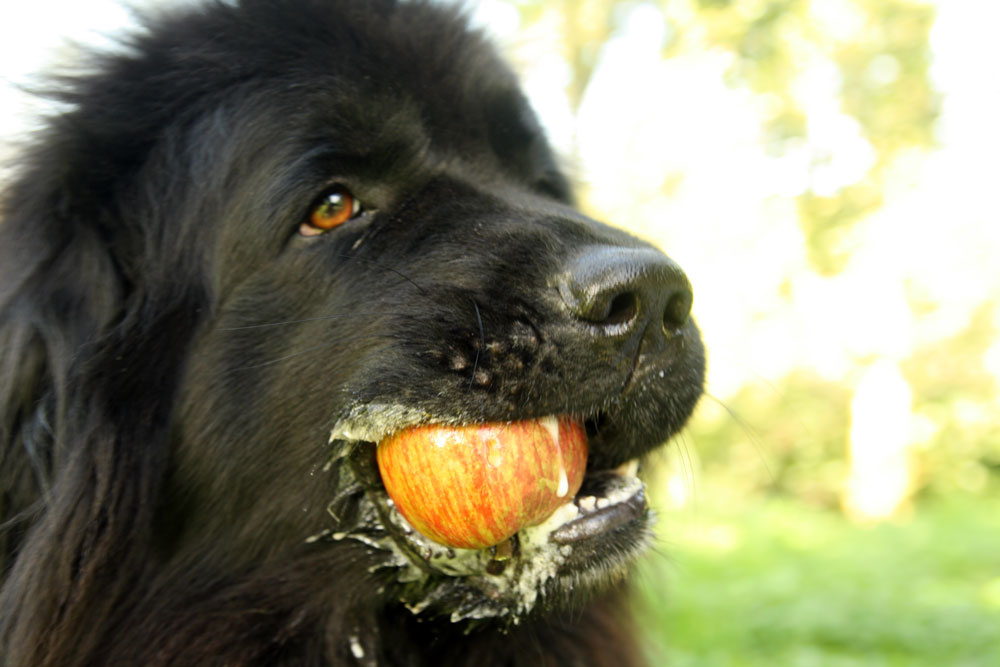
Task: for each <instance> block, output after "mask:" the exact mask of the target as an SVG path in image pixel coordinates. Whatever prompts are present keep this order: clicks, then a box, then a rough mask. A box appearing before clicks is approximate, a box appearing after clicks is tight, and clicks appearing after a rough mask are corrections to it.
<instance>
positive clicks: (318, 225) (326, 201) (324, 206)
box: [299, 185, 361, 236]
mask: <svg viewBox="0 0 1000 667" xmlns="http://www.w3.org/2000/svg"><path fill="white" fill-rule="evenodd" d="M360 212H361V203H360V202H359V201H358V200H357V199H356V198H355V197H354V195H352V194H351V191H350V190H348V189H347V188H345V187H344V186H342V185H335V186H333V187H332V188H330V189H329V190H327V191H326V193H325V194H324V195H323V196H322V197H321V198H320V200H319V201H318V202H317V203H316V204H315V205H314V206H313V207H312V210H311V211H309V218H308V219H307V220H306V221H305V222H303V223H302V225H301V226H300V227H299V233H300V234H302V235H303V236H316V235H318V234H322V233H323V232H328V231H330V230H331V229H333V228H334V227H337V226H338V225H342V224H344V223H345V222H347V221H348V220H350V219H351V218H353V217H354V216H356V215H357V214H358V213H360Z"/></svg>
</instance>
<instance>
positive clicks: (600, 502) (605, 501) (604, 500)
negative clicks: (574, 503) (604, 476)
mask: <svg viewBox="0 0 1000 667" xmlns="http://www.w3.org/2000/svg"><path fill="white" fill-rule="evenodd" d="M610 504H611V501H610V500H608V499H607V498H598V499H597V509H599V510H600V509H604V508H605V507H607V506H608V505H610Z"/></svg>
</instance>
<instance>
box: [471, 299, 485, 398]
mask: <svg viewBox="0 0 1000 667" xmlns="http://www.w3.org/2000/svg"><path fill="white" fill-rule="evenodd" d="M472 307H473V308H475V309H476V322H477V323H478V324H479V347H478V348H476V360H475V362H473V364H472V377H470V378H469V391H472V383H473V382H475V381H476V371H478V370H479V353H480V352H481V351H482V350H485V349H486V332H485V331H483V317H482V315H481V314H480V312H479V304H477V303H476V300H475V299H473V300H472ZM484 410H485V408H484Z"/></svg>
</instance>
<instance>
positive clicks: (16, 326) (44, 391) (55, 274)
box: [0, 155, 197, 665]
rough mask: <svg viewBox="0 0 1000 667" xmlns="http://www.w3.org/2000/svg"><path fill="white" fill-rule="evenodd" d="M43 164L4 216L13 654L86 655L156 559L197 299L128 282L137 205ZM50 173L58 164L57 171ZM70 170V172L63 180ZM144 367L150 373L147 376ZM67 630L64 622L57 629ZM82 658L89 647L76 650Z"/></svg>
mask: <svg viewBox="0 0 1000 667" xmlns="http://www.w3.org/2000/svg"><path fill="white" fill-rule="evenodd" d="M73 157H75V158H76V159H75V160H69V161H62V162H60V163H56V161H55V160H52V161H50V162H48V163H43V162H38V163H36V164H35V165H32V167H31V168H27V169H25V170H23V171H22V172H21V176H20V177H19V178H18V179H17V180H15V181H14V182H13V183H12V186H11V187H10V188H9V189H8V191H7V192H6V193H5V197H4V200H3V209H2V212H0V572H3V573H4V574H5V580H4V583H3V587H2V589H0V609H2V610H3V612H2V613H0V654H2V655H3V656H4V657H3V659H2V660H0V662H4V664H10V665H29V664H30V665H50V664H77V662H79V663H80V664H82V662H83V661H84V660H85V659H84V658H81V657H80V656H87V655H88V653H87V648H88V647H92V646H94V645H95V644H96V642H99V641H100V640H101V638H100V637H99V636H97V633H95V632H93V631H92V628H94V627H99V628H108V627H112V626H113V619H112V618H111V617H112V616H113V615H114V614H115V613H120V610H118V609H116V606H120V604H119V603H120V600H121V599H122V597H123V594H124V593H125V592H126V591H127V590H128V588H129V587H133V586H135V585H136V584H137V579H138V573H139V571H140V569H141V567H142V563H144V562H145V561H146V558H147V553H146V549H147V548H148V543H149V532H150V526H151V523H152V514H153V511H154V509H155V498H156V496H157V492H158V489H159V483H160V478H161V476H162V473H163V469H164V460H165V457H166V453H165V452H166V440H167V433H168V431H169V429H168V422H169V409H170V405H171V400H170V397H171V396H172V394H173V388H174V385H175V383H176V378H177V376H178V375H179V373H180V369H181V368H182V366H183V364H182V363H181V361H182V356H183V352H184V349H185V346H186V340H187V338H189V337H190V336H189V335H188V336H183V335H179V332H184V333H188V334H189V332H190V331H192V330H193V324H192V322H193V318H194V317H195V315H194V312H195V311H196V310H197V308H196V307H195V308H192V307H190V303H183V304H182V303H181V301H183V299H181V298H178V297H174V300H175V303H174V304H173V305H170V304H164V303H162V302H159V303H157V302H155V298H156V297H155V296H153V295H151V294H150V291H149V290H148V289H145V288H140V287H138V286H137V285H136V284H134V280H132V279H127V278H126V277H125V275H124V273H123V271H122V269H121V262H120V261H119V260H118V259H117V258H116V255H115V246H114V243H113V242H112V241H110V240H109V235H108V233H107V230H108V229H109V227H110V226H112V225H121V224H127V223H125V221H123V220H117V221H116V220H115V219H114V216H115V215H116V210H120V209H121V208H124V207H120V206H118V205H117V204H116V202H115V200H114V198H113V197H106V198H105V200H104V201H103V202H101V206H100V207H98V206H96V205H95V202H94V200H93V198H92V196H91V195H88V194H87V193H86V192H81V189H80V187H79V183H80V180H85V177H84V176H82V175H81V178H80V179H79V180H74V178H73V174H72V173H67V172H66V170H65V165H66V164H67V163H69V164H73V163H75V164H80V163H81V162H82V161H83V160H82V158H81V156H79V155H76V156H73ZM47 167H50V168H47ZM60 172H61V175H60ZM140 369H142V371H141V372H140ZM56 629H58V631H56ZM72 656H76V657H75V658H74V657H72Z"/></svg>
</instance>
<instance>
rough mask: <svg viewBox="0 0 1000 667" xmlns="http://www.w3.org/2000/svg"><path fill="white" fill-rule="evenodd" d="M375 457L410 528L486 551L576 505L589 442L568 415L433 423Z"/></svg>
mask: <svg viewBox="0 0 1000 667" xmlns="http://www.w3.org/2000/svg"><path fill="white" fill-rule="evenodd" d="M554 435H557V437H553V436H554ZM376 457H377V459H378V468H379V472H380V473H381V475H382V483H383V485H384V486H385V489H386V491H387V492H388V494H389V497H390V498H392V500H393V502H394V503H395V504H396V508H397V509H398V510H399V511H400V513H402V515H403V516H404V517H406V520H407V521H409V522H410V524H412V525H413V527H414V528H416V529H417V530H418V531H420V533H422V534H423V535H424V536H425V537H428V538H430V539H431V540H434V541H435V542H437V543H439V544H443V545H445V546H450V547H459V548H462V549H483V548H485V547H489V546H493V545H494V544H499V543H500V542H503V541H504V540H506V539H507V538H508V537H510V536H511V535H514V534H515V533H516V532H517V531H518V530H520V529H521V528H524V527H527V526H534V525H537V524H539V523H541V522H543V521H545V519H547V518H548V517H549V516H551V515H552V513H553V512H554V511H555V510H556V509H557V508H558V507H560V506H561V505H563V504H565V503H567V502H570V501H571V500H572V499H573V497H574V496H575V495H576V493H577V491H579V490H580V484H582V482H583V474H584V471H585V469H586V467H587V436H586V433H585V432H584V430H583V427H582V426H581V425H580V423H579V422H577V421H574V420H573V419H570V418H568V417H561V418H556V417H545V418H542V419H531V420H525V421H519V422H512V423H487V424H470V425H465V426H446V425H442V424H430V425H425V426H416V427H412V428H408V429H404V430H402V431H400V432H398V433H396V434H394V435H392V436H390V437H388V438H386V439H385V440H383V441H382V442H380V443H379V445H378V450H377V455H376Z"/></svg>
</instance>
